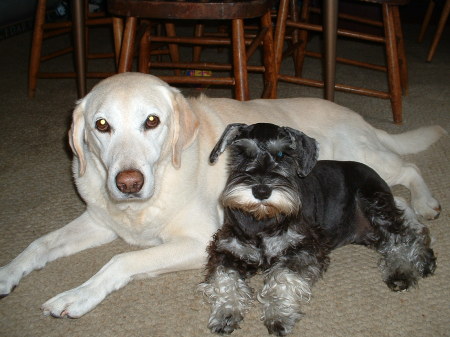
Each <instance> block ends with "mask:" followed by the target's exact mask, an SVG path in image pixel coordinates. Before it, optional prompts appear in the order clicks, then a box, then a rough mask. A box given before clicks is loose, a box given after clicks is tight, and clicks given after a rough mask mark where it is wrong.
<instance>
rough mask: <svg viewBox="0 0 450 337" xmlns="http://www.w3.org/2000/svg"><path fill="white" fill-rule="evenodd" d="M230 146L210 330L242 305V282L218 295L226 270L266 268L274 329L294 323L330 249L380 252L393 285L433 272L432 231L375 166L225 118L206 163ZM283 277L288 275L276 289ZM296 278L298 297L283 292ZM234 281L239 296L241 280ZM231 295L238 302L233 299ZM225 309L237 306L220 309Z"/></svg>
mask: <svg viewBox="0 0 450 337" xmlns="http://www.w3.org/2000/svg"><path fill="white" fill-rule="evenodd" d="M227 147H229V149H230V156H229V165H228V167H229V178H228V182H227V184H226V187H225V190H224V192H223V196H222V202H223V205H224V225H223V227H222V228H221V229H220V230H219V231H218V232H217V233H216V234H215V236H214V240H213V242H212V243H211V244H210V246H209V248H208V254H209V260H208V263H207V268H206V269H207V276H206V282H205V283H204V284H203V285H202V287H203V288H204V292H205V294H208V295H207V296H209V297H210V298H209V299H210V302H211V303H212V306H213V313H212V315H211V318H210V324H209V327H210V328H211V330H212V331H214V332H222V333H224V332H226V333H230V332H232V331H233V329H234V327H237V326H238V323H239V321H240V320H241V319H242V317H243V314H244V313H245V310H246V309H247V306H248V305H247V304H245V305H242V303H241V302H243V297H242V295H240V292H242V290H240V289H239V287H237V288H236V289H237V290H236V293H233V292H231V295H230V294H226V295H225V294H222V295H220V294H221V293H222V292H221V287H223V286H224V284H225V281H224V280H225V279H227V277H224V276H223V275H228V274H229V273H231V272H233V273H236V272H237V275H239V278H240V279H241V280H245V278H248V277H250V276H252V275H254V274H255V273H256V272H258V271H260V270H261V271H264V272H265V273H266V281H265V286H264V288H263V291H262V293H261V295H260V296H259V299H260V300H261V302H262V303H263V304H264V309H263V310H264V323H265V325H266V326H267V328H268V330H269V332H270V333H274V334H277V335H285V334H287V333H289V332H290V331H291V330H292V328H293V325H294V323H295V322H296V321H297V320H298V319H299V318H300V316H301V314H300V311H299V309H298V301H299V299H301V298H302V297H304V296H305V297H307V296H309V293H310V292H309V289H310V287H311V286H312V285H313V284H314V282H315V281H316V280H317V279H318V278H319V277H320V276H321V275H322V274H323V272H324V271H325V270H326V268H327V266H328V264H329V253H330V252H331V251H332V250H333V249H335V248H337V247H340V246H343V245H347V244H361V245H365V246H368V247H371V248H374V249H375V250H377V251H378V252H380V253H381V256H382V260H381V266H382V269H383V272H384V276H383V278H384V281H385V282H386V284H387V285H388V286H389V288H391V289H392V290H395V291H399V290H405V289H407V288H408V287H410V286H412V285H415V284H416V283H417V280H418V279H419V278H420V277H425V276H428V275H430V274H432V273H433V272H434V270H435V266H436V263H435V257H434V254H433V251H432V249H431V248H430V238H429V233H428V229H427V228H426V227H425V226H424V225H423V224H421V223H420V222H419V221H418V220H417V219H416V218H415V216H414V215H413V214H412V211H411V210H410V209H408V208H407V206H406V205H404V204H402V208H399V206H398V205H397V204H396V201H395V200H394V197H393V195H392V193H391V191H390V189H389V187H388V186H387V184H386V183H385V182H384V181H383V180H382V179H381V178H380V177H379V175H378V174H377V173H376V172H375V171H373V170H372V169H371V168H369V167H367V166H366V165H364V164H361V163H356V162H337V161H317V157H318V146H317V143H316V142H315V140H314V139H312V138H310V137H307V136H306V135H304V134H303V133H301V132H300V131H297V130H293V129H291V128H286V127H278V126H276V125H273V124H255V125H250V126H246V125H244V124H232V125H229V126H228V127H227V129H226V130H225V132H224V134H223V135H222V137H221V139H220V140H219V142H218V144H217V145H216V146H215V148H214V150H213V151H212V153H211V156H210V161H211V162H215V161H216V160H217V158H218V156H219V155H220V154H221V153H222V152H223V151H225V149H226V148H227ZM227 273H228V274H227ZM233 275H234V274H233ZM280 275H284V276H286V275H287V276H286V277H287V279H288V280H289V281H286V284H285V285H284V288H283V287H281V286H280V287H279V289H278V287H277V283H278V282H279V280H280ZM293 280H294V281H295V282H297V283H298V286H297V287H300V288H302V287H303V289H301V290H299V289H291V290H293V292H294V293H295V292H298V293H299V295H298V296H297V295H291V293H292V291H291V292H289V291H286V290H284V289H285V288H286V285H287V287H288V288H289V287H291V288H292V287H294V285H292V284H293ZM227 282H230V281H228V279H227ZM230 284H231V285H232V286H233V285H234V283H233V282H232V281H231V283H230ZM230 284H228V283H227V286H228V287H229V286H230ZM273 284H275V285H273ZM240 287H241V288H242V287H243V288H242V289H244V294H245V292H246V291H247V290H248V289H247V288H246V285H245V283H244V286H242V285H240ZM205 289H207V291H206V290H205ZM248 292H249V293H250V290H248ZM211 293H214V294H215V295H214V296H212V295H210V294H211ZM246 296H247V295H246ZM235 297H237V298H238V299H241V300H242V301H241V302H239V301H238V302H236V303H238V304H233V303H235V302H233V301H234V298H235ZM244 297H245V296H244ZM212 298H214V300H212ZM280 298H281V300H280ZM224 303H225V304H224ZM233 306H234V307H233ZM229 307H233V308H234V310H235V311H232V312H231V313H228V314H227V315H223V312H224V311H225V312H228V311H230V309H229ZM233 312H234V314H233ZM279 312H280V313H279ZM283 312H284V314H283ZM286 312H288V313H289V314H287V313H286ZM233 315H235V316H236V317H235V319H234V320H233V319H232V322H233V327H230V325H229V324H227V323H226V322H225V320H224V319H223V317H228V318H227V320H228V321H229V320H230V317H232V318H233Z"/></svg>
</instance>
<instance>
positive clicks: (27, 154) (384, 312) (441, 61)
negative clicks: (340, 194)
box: [0, 26, 450, 337]
mask: <svg viewBox="0 0 450 337" xmlns="http://www.w3.org/2000/svg"><path fill="white" fill-rule="evenodd" d="M417 34H418V26H411V27H408V29H407V30H406V38H407V45H406V47H407V51H408V66H409V76H410V78H409V93H408V96H406V97H405V98H404V101H403V102H404V124H403V125H401V126H395V125H393V124H392V123H391V112H390V105H389V102H388V101H384V100H380V99H374V98H368V97H363V96H355V95H350V94H343V93H337V94H336V102H338V103H340V104H342V105H345V106H348V107H350V108H352V109H354V110H355V111H358V112H360V113H361V114H362V115H363V116H364V117H365V118H366V119H367V120H368V121H369V122H370V123H372V124H373V125H375V126H377V127H379V128H382V129H385V130H388V131H390V132H394V133H395V132H401V131H404V130H410V129H412V128H415V127H418V126H421V125H428V124H440V125H442V126H443V127H444V128H446V130H450V113H449V112H450V64H449V62H448V55H449V54H450V48H449V47H450V43H449V42H450V41H449V36H448V35H447V36H444V37H443V40H442V41H441V43H440V45H439V48H438V50H437V54H436V56H435V58H434V60H433V62H432V63H426V62H425V57H426V53H427V49H428V45H429V41H430V39H431V37H430V35H429V36H428V38H427V42H426V43H424V44H422V45H419V44H417V42H416V37H417ZM444 35H445V34H444ZM97 38H100V39H99V40H95V37H94V38H93V43H94V44H95V45H96V46H99V45H104V44H107V43H106V42H107V41H108V35H99V36H98V37H97ZM58 43H59V42H58ZM29 44H30V35H29V34H25V35H19V36H16V37H14V38H11V39H9V40H4V41H1V42H0V88H1V90H0V187H1V189H0V265H3V264H6V263H7V262H8V261H10V260H11V259H12V258H14V257H15V256H16V255H17V254H19V253H20V252H21V251H22V250H23V249H24V248H25V247H26V246H27V245H28V244H29V243H30V242H32V241H33V240H34V239H36V238H38V237H40V236H41V235H43V234H45V233H47V232H49V231H52V230H54V229H57V228H59V227H61V226H62V225H64V224H66V223H67V222H68V221H70V220H71V219H73V218H75V217H77V216H78V215H79V214H81V212H82V211H83V209H84V205H83V203H82V202H81V201H80V199H79V198H78V196H77V193H76V191H75V189H74V186H73V184H72V178H71V172H70V159H71V155H70V152H69V151H68V147H67V139H66V132H67V130H68V125H69V121H70V114H71V109H72V108H73V105H74V102H75V100H76V91H75V83H74V81H73V80H40V81H39V83H38V90H37V96H36V98H34V99H28V98H27V96H26V92H27V91H26V83H27V80H26V79H27V63H28V53H29ZM339 46H340V49H341V47H342V50H341V53H343V54H345V53H352V52H354V51H355V50H357V49H358V50H359V48H358V47H357V46H356V45H354V44H351V43H347V42H342V43H340V45H339ZM212 52H214V53H215V51H212ZM360 53H361V54H362V56H363V57H368V58H379V59H381V60H382V57H383V56H382V53H381V49H379V48H378V47H375V46H372V47H371V49H370V50H369V52H365V51H361V52H360ZM364 54H366V55H364ZM64 60H65V61H64ZM64 62H66V63H67V62H70V58H64V59H63V60H61V61H58V62H57V63H56V65H55V66H51V65H50V64H49V65H48V67H49V68H52V67H53V68H55V69H58V68H63V67H64V66H65V63H64ZM94 67H98V68H106V69H111V67H112V63H111V62H109V61H102V62H97V65H95V66H94ZM319 68H320V67H319V64H318V63H317V62H314V61H308V62H307V64H306V73H307V74H311V76H318V74H319ZM290 70H291V68H290V67H288V66H285V71H290ZM338 78H339V79H347V80H351V81H353V83H358V82H363V83H364V82H366V83H371V84H372V85H373V87H376V86H379V85H381V86H383V85H385V84H384V80H385V77H384V74H379V73H376V72H373V71H365V70H356V71H355V70H349V68H348V67H341V66H340V67H338ZM251 81H252V85H251V88H252V95H253V96H254V97H257V96H258V95H259V94H260V89H261V83H260V76H252V77H251ZM94 83H95V81H90V82H89V86H90V87H91V86H92V85H93V84H94ZM187 92H190V93H194V94H195V93H197V92H198V90H195V89H194V90H188V91H187ZM206 93H207V94H209V95H211V96H230V93H231V92H230V90H228V89H220V90H217V89H208V90H207V91H206ZM321 95H322V92H321V90H319V89H314V88H307V87H302V86H296V85H293V84H282V85H280V89H279V96H280V97H292V96H319V97H320V96H321ZM449 147H450V142H449V138H448V137H447V138H445V139H442V140H440V141H439V142H438V143H436V144H435V145H433V146H432V147H431V148H430V149H428V150H427V151H425V152H422V153H419V154H417V155H414V156H410V157H408V159H409V160H411V161H413V162H415V163H416V164H417V165H418V166H419V167H420V168H421V170H422V172H423V175H424V177H425V179H426V181H427V182H428V184H429V186H430V188H431V190H432V192H433V194H434V195H435V196H436V197H437V198H438V199H439V200H440V201H441V203H442V208H443V211H442V214H441V216H440V218H439V219H438V220H435V221H427V222H426V223H427V224H428V225H429V226H430V228H431V233H432V235H433V237H434V238H435V243H434V245H433V247H434V249H435V252H436V255H437V256H438V268H437V271H436V275H435V276H433V277H430V278H428V279H425V280H422V282H420V285H419V287H418V288H415V289H412V290H410V291H408V292H404V293H393V292H391V291H390V290H388V288H387V287H386V286H385V284H384V283H383V282H382V281H381V277H380V273H379V271H378V268H377V260H378V257H377V255H376V254H375V253H374V252H373V251H370V250H368V249H365V248H362V247H355V246H348V247H344V248H342V249H339V250H337V251H335V252H334V253H333V254H332V263H331V267H330V268H329V271H328V272H327V273H326V275H325V277H324V278H323V280H321V281H320V282H318V284H317V286H316V287H315V288H314V290H313V291H314V294H313V297H312V300H311V302H310V303H309V304H307V305H305V306H304V312H305V313H306V316H305V318H304V319H303V320H302V321H301V322H299V323H298V324H297V326H296V328H295V330H294V333H293V336H302V337H316V336H317V337H319V336H320V337H323V336H342V337H348V336H358V337H359V336H361V337H368V336H373V337H382V336H390V337H394V336H395V337H399V336H404V337H412V336H417V337H425V336H429V337H438V336H450V281H449V280H450V262H449V261H450V227H449V226H450V221H449V220H450V219H449V218H450V194H449V187H450V179H449V171H448V169H449V166H450V163H449V159H450V154H449ZM394 191H395V193H397V194H401V195H403V196H405V197H408V194H407V193H406V191H405V189H403V188H401V187H396V188H395V189H394ZM131 249H137V248H135V247H129V246H128V245H126V244H125V243H123V242H121V241H117V242H115V243H113V244H110V245H107V246H104V247H100V248H95V249H90V250H88V251H85V252H82V253H79V254H77V255H75V256H71V257H67V258H63V259H60V260H58V261H56V262H52V263H50V264H49V265H47V266H46V267H45V268H44V269H42V270H40V271H35V272H33V273H31V274H30V275H28V276H26V277H25V278H24V279H23V280H22V282H21V283H20V284H19V286H18V287H17V288H16V290H15V291H14V292H13V293H12V294H11V295H10V296H8V297H6V298H4V299H2V300H0V336H5V337H13V336H16V337H24V336H29V337H33V336H42V337H44V336H45V337H51V336H52V337H53V336H70V337H72V336H84V337H86V336H99V337H100V336H108V337H111V336H121V337H122V336H127V337H134V336H152V337H153V336H155V337H156V336H158V337H159V336H164V337H165V336H188V337H194V336H211V334H210V333H209V331H208V330H207V328H206V324H207V319H208V315H209V309H208V307H206V306H205V305H203V303H202V300H201V298H200V297H199V296H198V295H197V294H196V293H195V291H194V290H195V287H196V285H197V284H198V283H199V282H200V281H201V280H202V275H203V272H202V271H201V270H194V271H187V272H179V273H172V274H168V275H164V276H162V277H158V278H155V279H146V280H139V281H134V282H131V283H130V284H129V285H127V286H126V287H125V288H123V289H121V290H119V291H117V292H114V293H113V294H111V295H110V296H108V297H107V298H106V299H105V300H104V301H103V302H102V303H101V304H100V305H99V306H98V307H97V308H96V309H94V310H93V311H92V312H90V313H88V314H87V315H85V316H83V317H82V318H80V319H76V320H71V319H54V318H50V317H44V316H43V315H42V314H41V312H40V309H39V307H40V305H41V304H42V303H43V302H45V301H46V300H48V299H49V298H51V297H53V296H54V295H56V294H58V293H60V292H62V291H65V290H68V289H71V288H73V287H75V286H78V285H79V284H81V283H83V282H84V281H86V280H87V279H88V278H89V277H90V276H92V275H93V274H94V273H95V272H96V271H97V270H99V269H100V268H101V267H102V265H104V264H105V263H106V262H107V261H108V260H109V259H110V258H111V257H112V256H114V255H115V254H117V253H119V252H124V251H129V250H131ZM258 281H261V279H260V278H258V277H257V278H256V279H254V280H252V285H253V286H254V287H258V286H259V283H258ZM259 317H260V312H259V308H258V306H255V307H254V308H253V309H252V310H251V311H250V313H249V314H248V316H247V317H246V319H245V320H244V322H243V323H242V329H240V330H238V331H235V332H234V333H233V335H234V336H246V337H252V336H255V337H256V336H258V337H259V336H266V335H267V331H266V329H265V327H264V326H263V324H262V323H261V322H260V321H259Z"/></svg>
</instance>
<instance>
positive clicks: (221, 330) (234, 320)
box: [208, 315, 243, 334]
mask: <svg viewBox="0 0 450 337" xmlns="http://www.w3.org/2000/svg"><path fill="white" fill-rule="evenodd" d="M242 319H243V318H242V316H240V315H238V316H233V315H228V316H225V317H223V318H220V319H216V318H213V317H211V318H210V320H209V324H208V328H209V329H210V330H211V332H214V333H218V334H230V333H232V332H233V331H234V330H236V329H239V328H240V327H239V323H240V322H241V321H242Z"/></svg>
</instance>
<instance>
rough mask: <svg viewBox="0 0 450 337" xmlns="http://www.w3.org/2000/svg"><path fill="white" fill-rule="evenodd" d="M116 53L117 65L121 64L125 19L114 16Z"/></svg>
mask: <svg viewBox="0 0 450 337" xmlns="http://www.w3.org/2000/svg"><path fill="white" fill-rule="evenodd" d="M113 35H114V53H115V56H116V67H118V66H119V60H120V51H121V49H122V36H123V19H121V18H119V17H113Z"/></svg>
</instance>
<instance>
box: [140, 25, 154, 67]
mask: <svg viewBox="0 0 450 337" xmlns="http://www.w3.org/2000/svg"><path fill="white" fill-rule="evenodd" d="M151 29H152V25H151V23H150V22H148V23H147V26H146V27H145V31H144V34H142V37H141V40H140V42H139V61H138V72H140V73H143V74H148V73H149V72H150V69H149V62H150V30H151Z"/></svg>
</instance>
